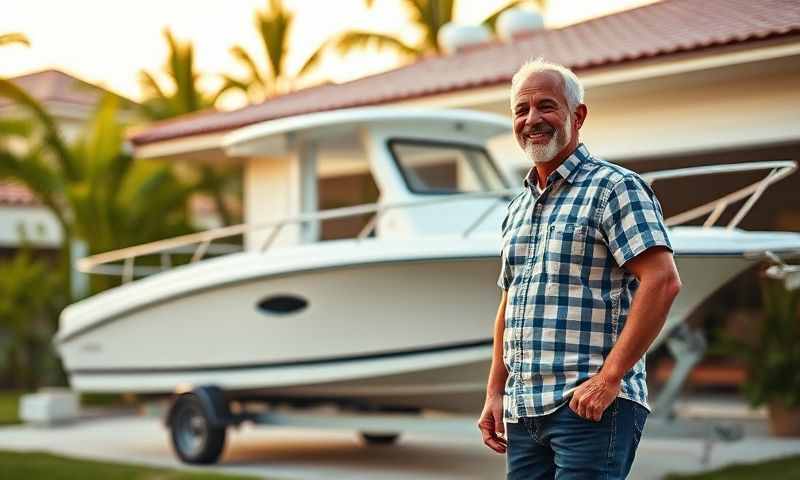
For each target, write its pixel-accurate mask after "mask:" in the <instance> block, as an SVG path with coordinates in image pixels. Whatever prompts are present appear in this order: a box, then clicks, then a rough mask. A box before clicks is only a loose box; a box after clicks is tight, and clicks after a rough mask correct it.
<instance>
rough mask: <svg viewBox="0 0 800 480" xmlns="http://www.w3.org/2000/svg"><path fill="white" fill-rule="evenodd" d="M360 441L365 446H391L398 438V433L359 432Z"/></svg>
mask: <svg viewBox="0 0 800 480" xmlns="http://www.w3.org/2000/svg"><path fill="white" fill-rule="evenodd" d="M360 435H361V440H362V441H363V442H364V443H366V444H367V445H393V444H395V443H397V439H398V438H400V434H399V433H368V432H360Z"/></svg>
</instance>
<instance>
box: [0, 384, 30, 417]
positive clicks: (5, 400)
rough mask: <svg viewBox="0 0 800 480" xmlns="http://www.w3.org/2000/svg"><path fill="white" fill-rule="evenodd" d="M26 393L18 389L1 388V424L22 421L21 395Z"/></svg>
mask: <svg viewBox="0 0 800 480" xmlns="http://www.w3.org/2000/svg"><path fill="white" fill-rule="evenodd" d="M24 394H25V392H21V391H18V390H0V425H13V424H15V423H20V419H19V416H18V412H19V397H21V396H22V395H24Z"/></svg>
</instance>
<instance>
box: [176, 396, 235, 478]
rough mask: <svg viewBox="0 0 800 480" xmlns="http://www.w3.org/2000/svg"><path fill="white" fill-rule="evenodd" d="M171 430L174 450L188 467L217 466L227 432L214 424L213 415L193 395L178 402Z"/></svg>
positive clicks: (179, 399) (180, 398) (182, 397)
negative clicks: (200, 465)
mask: <svg viewBox="0 0 800 480" xmlns="http://www.w3.org/2000/svg"><path fill="white" fill-rule="evenodd" d="M169 429H170V434H171V438H172V448H173V449H174V450H175V453H176V454H177V455H178V457H179V458H180V459H181V461H183V462H185V463H195V464H210V463H215V462H216V461H217V460H218V459H219V457H220V455H221V454H222V449H223V448H224V447H225V431H226V428H225V427H224V426H218V425H214V424H213V423H212V422H211V415H210V414H209V412H207V411H206V409H205V408H204V407H203V403H202V402H201V401H200V399H199V398H198V397H197V395H195V394H193V393H189V394H184V395H181V396H180V397H178V399H177V400H176V401H175V405H174V406H173V409H172V414H171V416H170V420H169Z"/></svg>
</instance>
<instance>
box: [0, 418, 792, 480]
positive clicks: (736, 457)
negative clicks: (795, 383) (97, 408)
mask: <svg viewBox="0 0 800 480" xmlns="http://www.w3.org/2000/svg"><path fill="white" fill-rule="evenodd" d="M740 420H741V422H740V423H742V422H744V423H743V424H744V425H745V426H746V427H747V431H748V435H747V436H746V437H745V438H744V439H743V440H739V441H737V442H732V443H716V444H714V445H713V446H712V447H711V449H710V451H709V450H708V449H707V448H706V446H707V445H706V444H705V443H704V442H703V441H701V440H692V439H687V438H679V439H663V438H657V437H656V436H655V434H653V435H649V436H648V435H647V433H646V437H645V439H644V440H643V441H642V444H641V446H640V449H639V454H638V456H637V461H636V464H635V465H634V469H633V472H632V474H631V478H632V479H659V478H661V477H663V475H664V474H665V473H667V472H675V471H698V470H702V469H706V468H715V467H717V466H721V465H726V464H729V463H732V462H749V461H756V460H759V459H762V458H770V457H779V456H784V455H791V454H800V439H794V440H778V439H773V438H769V437H768V436H766V435H765V433H764V423H763V419H758V418H755V419H749V420H746V419H740ZM466 423H467V422H465V425H466ZM469 423H471V422H469ZM0 448H2V449H13V450H45V451H50V452H54V453H59V454H63V455H69V456H78V457H87V458H94V459H104V460H114V461H122V462H135V463H141V464H148V465H156V466H166V467H179V466H181V465H180V464H179V463H178V462H177V461H176V460H175V457H174V456H173V454H172V451H171V449H170V447H169V443H168V435H167V431H166V430H165V429H163V428H162V427H161V425H160V423H159V420H158V418H155V417H152V416H136V415H127V416H119V417H114V418H104V419H94V420H83V421H81V422H77V423H73V424H70V425H64V426H59V427H50V428H42V427H32V426H27V425H26V426H14V427H5V428H0ZM704 456H705V457H706V458H705V459H704ZM704 460H705V461H704ZM210 468H212V469H216V470H223V471H229V472H232V473H233V472H236V473H247V474H253V475H257V476H264V477H267V478H281V479H323V478H324V479H331V478H336V479H339V478H343V479H345V478H346V479H378V480H383V479H403V480H406V479H408V480H410V479H415V480H416V479H477V478H486V479H490V478H503V476H504V457H502V456H500V455H497V454H493V453H492V452H489V451H488V450H487V449H485V448H484V447H483V446H482V445H481V443H480V438H479V435H478V433H477V431H476V432H475V434H474V435H473V436H464V435H431V434H408V435H406V436H404V437H402V439H401V440H400V442H399V443H398V444H397V445H394V446H388V447H378V446H366V445H363V444H361V443H360V442H359V440H358V437H357V435H356V434H355V432H348V431H333V432H332V431H316V430H300V429H293V428H286V427H281V428H277V427H263V426H261V427H251V426H243V427H242V428H241V429H240V430H238V431H237V430H233V431H232V432H231V434H230V435H229V442H228V446H227V448H226V451H225V454H224V456H223V458H222V461H221V464H220V465H218V466H215V467H210Z"/></svg>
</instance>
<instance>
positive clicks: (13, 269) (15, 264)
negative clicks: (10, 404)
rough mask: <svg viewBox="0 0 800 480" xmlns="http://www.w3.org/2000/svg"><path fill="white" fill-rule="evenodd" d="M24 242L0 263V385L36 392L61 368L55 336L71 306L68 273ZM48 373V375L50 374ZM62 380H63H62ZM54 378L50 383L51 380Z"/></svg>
mask: <svg viewBox="0 0 800 480" xmlns="http://www.w3.org/2000/svg"><path fill="white" fill-rule="evenodd" d="M50 264H51V262H49V261H47V260H46V259H37V258H35V257H34V256H33V253H32V251H31V249H30V248H28V247H27V246H25V245H24V244H23V247H22V248H21V249H19V250H18V251H17V253H16V255H15V256H14V257H12V258H10V259H8V260H4V261H0V384H2V385H3V386H6V387H13V388H22V389H26V390H31V389H34V388H36V387H38V386H39V383H40V382H43V381H44V382H46V383H51V382H53V381H54V380H55V377H56V375H55V373H56V372H59V370H58V368H57V367H56V365H57V362H56V358H55V352H53V349H52V346H51V343H50V339H51V338H52V335H53V333H54V332H55V330H56V327H57V325H56V319H57V318H58V312H59V311H60V310H61V308H63V306H64V305H66V300H67V298H66V296H65V294H64V292H65V290H64V288H63V280H64V278H63V276H61V275H58V274H55V275H54V274H53V272H52V269H51V265H50ZM48 377H49V378H48ZM59 379H60V378H59ZM48 380H49V381H48Z"/></svg>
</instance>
